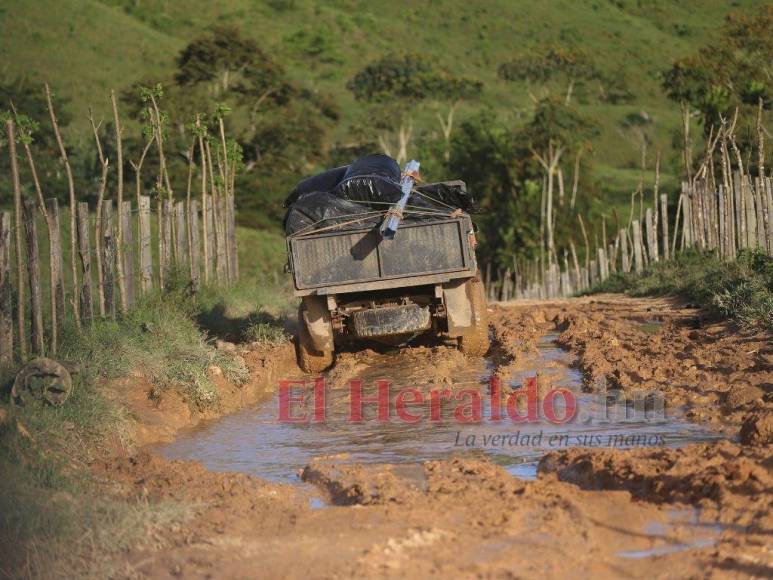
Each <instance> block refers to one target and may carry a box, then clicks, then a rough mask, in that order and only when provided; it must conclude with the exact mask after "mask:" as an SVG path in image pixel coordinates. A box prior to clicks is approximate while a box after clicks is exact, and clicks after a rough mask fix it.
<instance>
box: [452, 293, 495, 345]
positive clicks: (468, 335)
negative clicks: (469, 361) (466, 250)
mask: <svg viewBox="0 0 773 580" xmlns="http://www.w3.org/2000/svg"><path fill="white" fill-rule="evenodd" d="M465 286H466V294H467V296H468V297H469V300H470V307H471V309H472V320H473V323H472V326H471V327H470V328H469V329H466V330H465V331H464V333H463V334H462V335H461V336H460V337H459V338H458V341H459V349H460V350H461V351H462V352H463V353H464V354H466V355H468V356H483V355H484V354H486V352H487V351H488V349H489V338H488V305H487V304H486V291H485V289H484V287H483V282H481V281H480V280H478V279H477V278H471V279H470V280H468V281H467V282H466V283H465Z"/></svg>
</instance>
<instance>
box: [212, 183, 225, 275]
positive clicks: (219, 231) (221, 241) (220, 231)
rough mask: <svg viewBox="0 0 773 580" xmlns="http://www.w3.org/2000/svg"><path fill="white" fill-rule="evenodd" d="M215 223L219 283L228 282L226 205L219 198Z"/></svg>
mask: <svg viewBox="0 0 773 580" xmlns="http://www.w3.org/2000/svg"><path fill="white" fill-rule="evenodd" d="M214 202H215V204H214V222H215V254H216V256H217V260H216V263H215V273H216V274H217V281H218V282H219V283H221V284H222V283H223V282H227V281H228V261H227V255H226V242H225V228H224V227H223V226H224V223H225V220H224V216H223V214H224V213H225V212H224V204H223V198H222V197H217V198H216V199H215V200H214Z"/></svg>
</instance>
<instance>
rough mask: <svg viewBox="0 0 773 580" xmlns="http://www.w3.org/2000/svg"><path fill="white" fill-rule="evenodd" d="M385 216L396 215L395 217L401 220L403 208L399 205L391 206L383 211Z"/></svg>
mask: <svg viewBox="0 0 773 580" xmlns="http://www.w3.org/2000/svg"><path fill="white" fill-rule="evenodd" d="M384 217H385V218H390V217H396V218H397V219H399V220H401V219H403V210H402V209H400V208H399V207H395V206H392V207H390V208H389V209H388V210H386V213H384Z"/></svg>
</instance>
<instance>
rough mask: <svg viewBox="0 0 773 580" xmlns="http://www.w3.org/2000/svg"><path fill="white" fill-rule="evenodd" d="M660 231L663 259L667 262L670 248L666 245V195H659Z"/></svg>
mask: <svg viewBox="0 0 773 580" xmlns="http://www.w3.org/2000/svg"><path fill="white" fill-rule="evenodd" d="M660 229H661V232H663V233H662V240H663V243H662V246H663V259H664V260H668V259H669V258H670V257H671V253H670V247H669V245H668V194H667V193H661V194H660Z"/></svg>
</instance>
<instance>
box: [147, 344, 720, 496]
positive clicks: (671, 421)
mask: <svg viewBox="0 0 773 580" xmlns="http://www.w3.org/2000/svg"><path fill="white" fill-rule="evenodd" d="M555 338H556V336H555V335H547V336H544V337H542V339H541V340H540V342H539V344H538V350H539V352H538V354H535V355H534V357H533V358H532V359H529V358H526V359H525V360H524V363H523V364H519V368H520V369H521V370H518V371H516V372H515V373H514V374H513V375H512V376H511V378H510V379H508V380H507V381H506V383H507V384H509V385H513V386H516V387H517V386H519V385H521V384H522V382H523V381H524V380H525V379H526V378H527V377H533V376H535V375H536V374H537V373H538V372H539V373H541V374H542V375H549V376H550V380H551V382H552V384H553V385H554V386H559V387H566V388H568V389H571V390H572V391H573V392H574V393H575V395H576V397H577V401H578V409H580V410H581V411H582V410H584V411H586V412H587V411H588V410H591V411H592V410H594V409H595V408H596V407H598V406H599V404H600V403H599V399H600V397H598V396H595V395H592V394H589V393H582V389H581V385H582V380H581V375H580V372H579V370H577V369H575V368H573V367H572V366H571V362H572V358H571V355H570V354H569V353H567V352H566V351H564V350H562V349H560V348H559V347H558V346H557V345H556V344H555V342H554V341H555ZM367 362H368V363H369V364H367V365H363V368H361V369H360V368H358V369H357V372H356V378H358V379H362V381H363V395H366V396H367V395H372V394H373V393H374V392H375V384H376V381H377V380H379V379H384V378H389V379H390V380H391V381H392V383H393V385H395V387H406V386H419V385H423V384H425V383H427V382H428V380H430V379H428V366H430V367H431V364H432V363H429V364H428V360H427V351H426V350H420V351H414V350H411V349H406V350H402V351H400V352H399V356H395V354H394V353H387V354H380V355H372V356H369V357H368V358H367ZM492 367H493V363H492V361H490V360H487V359H478V360H476V361H468V362H467V363H465V366H464V367H463V368H461V369H458V370H457V371H456V372H455V373H454V374H453V380H454V384H455V385H461V386H465V387H468V388H471V387H475V388H478V389H480V392H481V394H487V393H488V379H489V376H490V373H491V369H492ZM433 370H434V369H432V368H430V369H429V371H430V372H431V371H433ZM443 386H444V385H432V388H435V389H437V388H443ZM336 387H337V388H336ZM395 390H396V389H395ZM483 400H484V410H483V418H484V419H483V421H482V422H480V423H477V424H473V425H471V424H463V425H462V424H459V423H457V422H456V421H454V420H453V418H452V417H451V415H452V413H453V407H451V408H449V409H447V410H446V409H445V407H444V414H443V417H444V420H442V421H438V422H433V421H429V420H427V419H426V418H425V419H424V420H422V421H419V422H417V423H412V424H409V423H404V422H402V421H398V420H397V419H395V418H392V420H391V421H390V422H388V423H380V422H378V421H377V420H376V417H375V415H376V412H375V408H374V407H375V405H364V411H365V413H364V419H365V420H364V421H363V422H362V423H352V422H350V421H348V414H349V405H350V400H349V390H348V388H346V387H345V385H343V384H340V385H328V391H327V418H326V421H325V422H324V423H313V422H312V423H307V424H288V423H280V422H279V421H278V419H277V417H278V408H279V407H278V396H276V395H275V396H274V397H273V398H272V399H271V400H269V401H266V402H264V403H262V404H261V405H259V406H258V407H257V408H256V409H249V410H245V411H242V412H240V413H237V414H234V415H230V416H228V417H225V418H223V419H221V420H218V421H216V422H212V423H209V424H206V425H203V426H201V427H199V428H198V429H196V430H194V431H190V432H188V433H185V434H183V435H181V436H180V437H178V438H177V439H176V440H175V441H173V442H172V443H170V444H168V445H165V446H163V447H162V448H161V449H160V452H161V453H162V454H163V455H164V456H165V457H167V458H170V459H189V460H196V461H200V462H201V463H203V464H204V466H206V467H207V468H208V469H211V470H215V471H241V472H245V473H249V474H251V475H256V476H259V477H263V478H266V479H270V480H274V481H281V482H286V483H297V482H298V481H299V478H298V472H299V470H300V469H301V468H303V466H305V465H306V464H307V463H309V462H310V461H311V460H312V459H313V458H314V457H319V456H324V455H337V454H342V455H343V457H342V461H345V462H351V463H395V464H411V463H413V464H417V463H418V462H421V461H426V460H431V459H443V458H448V457H451V456H454V455H457V454H460V453H464V454H468V455H469V454H471V455H473V456H476V455H477V456H486V457H489V458H490V459H491V460H493V461H495V462H496V463H498V464H499V465H502V466H503V467H504V468H505V469H507V470H508V471H509V472H510V473H512V474H513V475H515V476H517V477H520V478H526V479H532V478H534V477H536V471H537V463H538V461H539V459H540V458H541V457H542V456H543V455H544V454H545V453H546V452H548V451H550V450H553V449H556V446H555V441H557V438H558V437H560V436H563V437H565V441H566V443H565V444H564V443H562V444H561V445H564V446H596V447H600V446H607V445H608V444H609V442H610V441H614V442H615V443H614V446H615V447H629V446H635V445H641V444H642V441H653V440H659V443H658V444H664V445H666V446H682V445H685V444H687V443H690V442H694V441H703V440H709V439H715V438H717V436H716V435H714V434H712V433H710V432H709V431H708V430H707V429H705V428H703V427H701V426H700V425H698V424H695V423H690V422H688V421H686V420H685V419H684V418H683V416H682V414H681V412H680V410H678V409H668V411H667V417H666V418H665V419H664V420H661V421H658V422H652V421H640V422H624V423H621V422H619V421H618V422H616V421H610V422H603V421H596V420H587V421H585V422H582V421H574V422H571V423H568V424H564V425H554V424H552V423H549V422H547V421H545V420H544V419H542V420H540V421H539V422H538V423H522V424H518V425H516V424H514V423H512V422H511V421H510V420H509V419H508V417H507V414H506V413H503V419H502V420H501V421H496V422H495V421H491V420H489V419H488V418H489V417H490V413H489V408H488V396H484V397H483ZM624 405H625V403H624V402H621V403H619V406H620V407H621V409H618V410H622V412H623V413H624V412H625V407H624ZM392 408H393V409H394V407H392ZM586 414H587V413H586ZM590 414H591V415H593V413H590ZM425 417H426V415H425ZM540 432H541V433H542V437H538V435H539V434H540ZM497 435H499V436H500V437H499V439H495V437H496V436H497ZM514 436H515V437H514ZM637 436H638V437H637ZM494 440H496V441H500V442H504V441H508V442H510V443H508V444H501V445H490V444H488V445H487V444H485V443H484V441H488V442H489V443H490V442H492V441H494ZM467 441H474V442H475V444H474V445H472V446H465V445H463V444H462V445H459V443H460V442H467ZM551 441H553V442H554V444H553V445H551ZM513 442H515V444H511V443H513ZM650 444H651V443H650Z"/></svg>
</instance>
